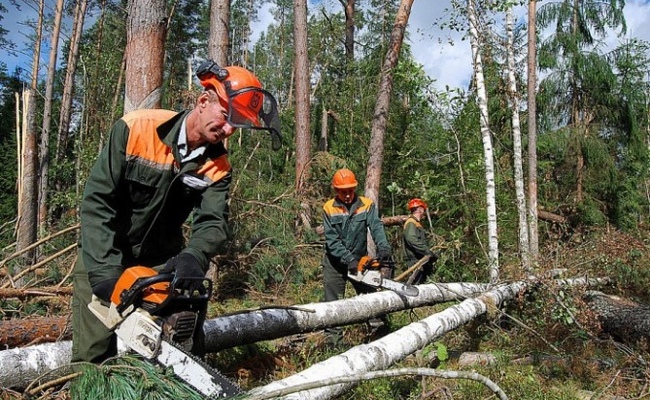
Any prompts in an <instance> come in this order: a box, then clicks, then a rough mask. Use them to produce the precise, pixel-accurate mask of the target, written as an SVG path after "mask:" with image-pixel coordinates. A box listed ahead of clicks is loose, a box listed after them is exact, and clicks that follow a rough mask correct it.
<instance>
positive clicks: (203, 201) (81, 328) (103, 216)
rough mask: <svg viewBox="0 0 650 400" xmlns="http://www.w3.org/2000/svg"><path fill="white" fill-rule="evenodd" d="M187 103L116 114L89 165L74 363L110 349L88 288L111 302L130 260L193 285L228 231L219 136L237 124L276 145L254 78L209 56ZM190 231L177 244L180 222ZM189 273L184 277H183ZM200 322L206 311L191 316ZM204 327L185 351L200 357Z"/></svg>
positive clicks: (272, 107)
mask: <svg viewBox="0 0 650 400" xmlns="http://www.w3.org/2000/svg"><path fill="white" fill-rule="evenodd" d="M197 77H198V78H199V81H200V83H201V85H202V87H203V89H204V90H203V91H202V92H201V93H200V94H199V95H198V97H197V99H196V102H195V105H194V107H193V108H192V109H191V110H186V111H182V112H175V111H169V110H159V109H154V110H136V111H133V112H131V113H128V114H126V115H125V116H123V117H122V118H120V119H119V120H118V121H117V122H115V124H114V125H113V127H112V128H111V131H110V136H109V139H108V143H107V144H106V146H105V147H104V149H103V150H102V152H101V153H100V155H99V157H98V159H97V161H96V162H95V165H94V167H93V168H92V170H91V172H90V175H89V177H88V180H87V182H86V187H85V190H84V194H83V199H82V202H81V212H80V215H81V238H80V242H79V256H78V259H77V263H76V265H75V270H74V294H73V303H72V305H73V348H72V353H73V354H72V361H89V362H101V361H103V360H105V359H106V358H108V357H110V356H113V355H115V354H116V351H117V347H116V337H115V335H114V334H113V332H112V331H110V330H109V329H107V328H106V327H105V326H104V325H103V324H102V323H101V322H99V320H98V319H97V318H96V317H95V315H93V314H92V313H91V312H90V311H89V310H88V308H87V306H88V304H89V303H90V302H91V297H92V295H93V294H94V295H95V296H97V297H98V298H99V299H100V300H102V301H104V302H109V301H110V299H111V295H112V292H113V290H114V287H115V284H116V282H117V281H118V278H119V277H120V276H121V274H122V273H123V272H124V270H125V269H126V268H128V267H132V266H136V265H143V266H149V267H154V266H157V267H159V269H160V272H161V273H167V274H169V273H172V274H174V276H175V278H174V279H180V280H183V279H185V282H186V283H185V285H186V286H187V287H182V288H181V289H187V290H194V289H196V288H195V287H192V286H194V285H199V284H201V283H200V282H202V280H201V279H195V280H192V279H191V278H201V277H204V276H205V272H206V270H207V268H208V266H209V263H210V259H211V258H212V257H213V256H214V255H216V254H217V253H218V252H219V251H220V250H221V249H222V248H223V247H224V244H225V242H226V241H227V240H228V238H229V228H228V190H229V186H230V182H231V166H230V163H229V162H228V155H227V150H226V148H225V146H224V144H223V140H224V139H226V138H227V137H229V136H230V135H232V134H233V133H234V132H235V130H236V129H237V128H246V129H263V130H267V131H269V132H270V133H271V137H272V139H273V147H274V148H277V147H279V145H281V139H280V128H279V119H278V114H277V107H276V102H275V99H274V98H273V96H272V95H271V94H270V93H268V92H267V91H265V90H264V89H262V85H261V84H260V82H259V80H258V79H257V77H256V76H255V75H254V74H253V73H251V72H250V71H248V70H246V69H244V68H241V67H236V66H229V67H225V68H222V67H220V66H218V65H217V64H216V63H214V62H211V61H208V62H206V63H203V64H202V65H201V66H200V67H199V68H198V70H197ZM190 213H192V217H191V219H190V220H189V221H188V223H189V224H190V225H191V235H190V237H189V240H188V241H187V243H185V242H184V238H183V234H182V225H183V223H184V222H186V220H187V217H188V216H189V215H190ZM188 278H190V279H188ZM199 318H200V323H198V324H197V326H198V327H202V323H203V319H204V318H205V315H199ZM202 344H203V329H202V328H200V329H196V331H195V337H194V346H193V348H192V351H193V352H194V353H196V354H199V355H202V354H201V352H202V348H203V346H202Z"/></svg>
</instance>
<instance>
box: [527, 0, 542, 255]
mask: <svg viewBox="0 0 650 400" xmlns="http://www.w3.org/2000/svg"><path fill="white" fill-rule="evenodd" d="M536 13H537V0H530V1H529V2H528V63H527V64H528V79H527V81H528V83H527V85H528V87H527V96H528V97H527V100H528V234H529V235H530V236H529V239H530V240H529V246H530V256H531V261H532V262H533V264H537V261H538V257H539V238H538V229H537V100H536V97H535V96H536V95H537V23H536V21H537V15H536Z"/></svg>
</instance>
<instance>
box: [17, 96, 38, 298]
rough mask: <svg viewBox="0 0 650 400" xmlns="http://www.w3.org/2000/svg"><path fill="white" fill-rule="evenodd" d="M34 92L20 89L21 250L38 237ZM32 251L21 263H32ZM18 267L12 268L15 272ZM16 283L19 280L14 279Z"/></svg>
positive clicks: (19, 227) (18, 241)
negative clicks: (21, 115)
mask: <svg viewBox="0 0 650 400" xmlns="http://www.w3.org/2000/svg"><path fill="white" fill-rule="evenodd" d="M33 97H34V92H33V90H31V89H26V90H25V91H24V92H23V134H22V141H23V145H22V155H21V157H22V160H21V168H20V169H21V172H22V176H21V177H20V180H21V182H22V183H21V185H20V189H21V192H20V193H19V196H18V198H19V199H20V201H19V203H18V215H19V216H20V218H19V219H18V226H17V236H16V251H21V250H23V249H25V248H27V247H28V246H29V245H31V244H32V243H34V242H35V241H36V238H37V216H38V207H37V206H38V178H37V170H38V141H37V139H36V103H35V102H34V100H33ZM34 255H35V252H34V251H30V252H28V253H26V254H25V255H24V256H23V257H22V258H23V262H21V263H20V264H21V265H31V264H33V263H34V258H35V257H34ZM18 272H20V270H14V273H18ZM17 284H18V286H21V285H20V282H17Z"/></svg>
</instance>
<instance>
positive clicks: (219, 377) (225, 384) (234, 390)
mask: <svg viewBox="0 0 650 400" xmlns="http://www.w3.org/2000/svg"><path fill="white" fill-rule="evenodd" d="M163 340H165V339H163ZM165 341H166V342H167V343H169V344H170V345H171V346H173V347H174V348H175V349H176V350H178V351H180V352H181V353H183V354H184V355H185V356H186V357H188V358H190V359H192V360H193V361H194V362H196V363H197V364H199V365H200V366H201V367H202V368H203V369H204V370H205V371H206V372H208V373H209V374H210V375H211V376H212V377H214V378H215V379H216V381H217V382H218V383H219V384H220V385H221V388H222V389H223V391H222V392H221V393H219V394H214V395H212V396H209V397H205V398H206V399H208V400H217V399H233V398H236V397H238V396H239V395H241V394H243V393H244V391H243V390H242V388H240V387H239V385H237V384H236V383H235V382H233V381H231V380H230V379H229V378H227V377H226V376H225V375H224V374H222V373H221V372H220V371H219V370H216V369H214V368H212V367H211V366H209V365H208V364H206V362H205V361H203V360H202V359H201V358H199V357H197V356H195V355H194V354H192V353H190V352H188V351H186V350H185V349H184V348H183V346H182V345H180V344H179V343H177V342H174V341H173V340H165ZM166 368H172V367H171V366H168V367H166ZM179 378H180V377H179ZM181 380H182V378H181ZM183 382H184V383H185V384H186V385H187V386H189V387H191V388H193V389H194V390H195V391H197V392H198V393H201V389H200V388H197V387H195V386H194V385H191V384H189V383H187V382H185V381H183Z"/></svg>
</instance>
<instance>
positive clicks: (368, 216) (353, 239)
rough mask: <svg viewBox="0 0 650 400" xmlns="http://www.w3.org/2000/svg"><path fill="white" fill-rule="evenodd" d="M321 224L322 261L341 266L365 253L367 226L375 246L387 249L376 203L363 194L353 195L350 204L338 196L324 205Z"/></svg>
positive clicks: (387, 245) (388, 247)
mask: <svg viewBox="0 0 650 400" xmlns="http://www.w3.org/2000/svg"><path fill="white" fill-rule="evenodd" d="M323 228H324V233H325V256H324V257H323V265H330V266H333V267H334V268H337V267H338V268H342V266H343V265H346V267H347V263H349V262H350V261H352V260H354V259H357V260H358V259H360V258H361V257H363V256H365V255H366V254H368V249H367V247H368V240H367V232H368V230H370V234H371V235H372V240H374V241H375V245H376V246H377V250H385V251H386V252H388V253H390V251H391V248H390V244H389V243H388V240H387V239H386V232H384V224H383V223H382V222H381V219H379V213H378V212H377V207H375V203H374V202H373V201H372V200H371V199H369V198H366V197H362V196H355V199H354V202H353V203H352V204H351V205H350V207H349V208H348V207H346V205H345V204H343V203H342V202H341V201H339V199H338V197H335V198H333V199H331V200H329V201H327V202H326V203H325V205H324V206H323Z"/></svg>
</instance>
